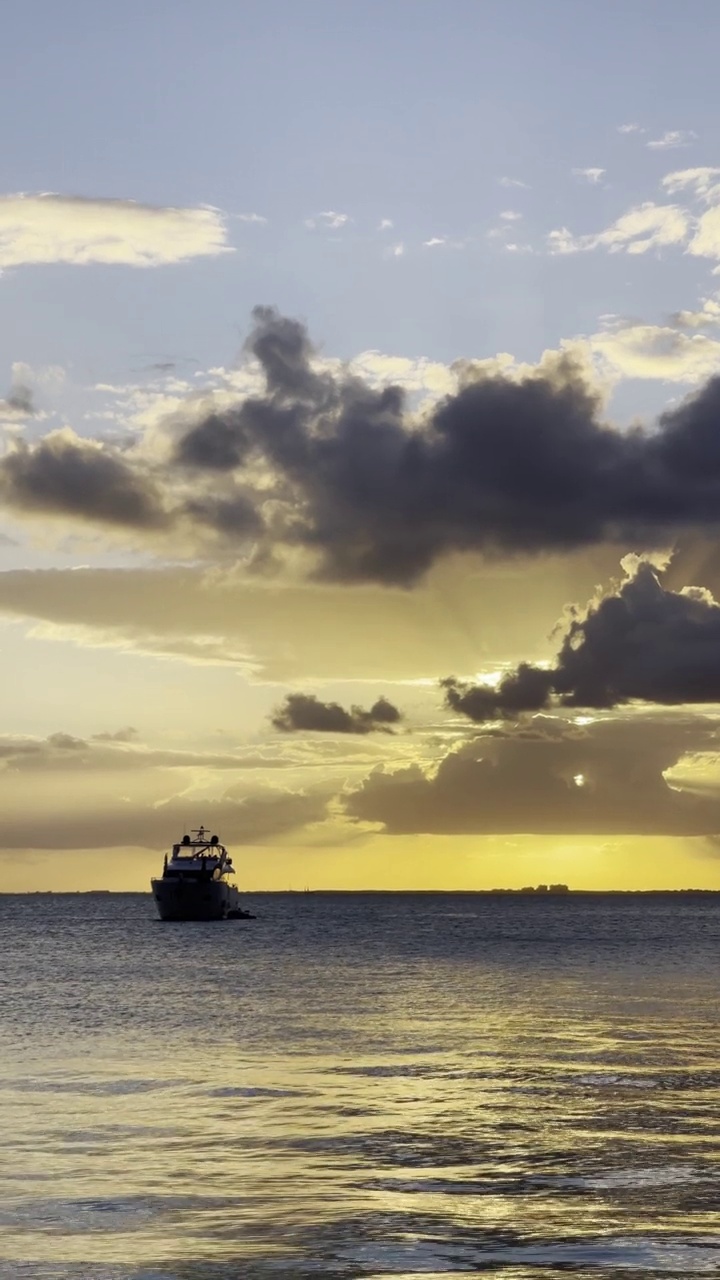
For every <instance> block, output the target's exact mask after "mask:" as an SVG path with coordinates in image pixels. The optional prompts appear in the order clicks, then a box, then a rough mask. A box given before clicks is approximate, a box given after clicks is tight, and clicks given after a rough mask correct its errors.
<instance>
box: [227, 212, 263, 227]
mask: <svg viewBox="0 0 720 1280" xmlns="http://www.w3.org/2000/svg"><path fill="white" fill-rule="evenodd" d="M232 217H233V218H237V220H238V222H250V223H255V224H256V225H257V226H266V225H267V218H264V217H263V216H262V214H261V213H234V214H232Z"/></svg>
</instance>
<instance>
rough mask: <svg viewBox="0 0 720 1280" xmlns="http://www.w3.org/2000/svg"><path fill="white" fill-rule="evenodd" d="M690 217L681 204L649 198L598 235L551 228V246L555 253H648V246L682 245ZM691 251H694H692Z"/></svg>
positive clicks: (651, 247) (549, 243)
mask: <svg viewBox="0 0 720 1280" xmlns="http://www.w3.org/2000/svg"><path fill="white" fill-rule="evenodd" d="M690 225H691V224H690V217H689V215H688V213H687V211H686V210H685V209H681V208H680V207H679V206H678V205H673V204H665V205H658V204H653V203H652V202H651V201H648V202H647V203H646V204H642V205H639V206H638V207H637V208H635V209H630V210H629V212H628V213H624V214H623V215H622V217H620V218H618V219H617V220H616V221H615V222H613V223H612V225H611V226H609V227H606V229H605V230H604V231H600V232H598V233H597V234H595V235H585V236H573V235H572V233H571V232H570V231H569V230H568V229H567V227H562V228H560V229H559V230H556V231H551V232H550V235H549V236H548V247H549V249H550V252H551V253H553V254H567V253H580V252H585V251H587V250H590V249H601V248H605V249H609V251H610V252H611V253H631V254H638V253H646V252H647V251H648V249H653V248H660V247H662V246H665V245H673V244H683V243H684V242H685V240H686V239H687V236H688V233H689V230H690ZM691 251H692V250H691Z"/></svg>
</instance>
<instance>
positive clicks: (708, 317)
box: [670, 298, 720, 329]
mask: <svg viewBox="0 0 720 1280" xmlns="http://www.w3.org/2000/svg"><path fill="white" fill-rule="evenodd" d="M670 319H671V321H672V323H673V324H674V325H676V326H677V328H679V329H707V328H708V327H711V326H713V325H716V324H720V302H718V301H717V300H716V299H715V298H703V299H702V307H701V308H700V310H699V311H675V312H674V313H673V315H672V316H671V317H670Z"/></svg>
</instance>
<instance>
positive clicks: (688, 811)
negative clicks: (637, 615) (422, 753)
mask: <svg viewBox="0 0 720 1280" xmlns="http://www.w3.org/2000/svg"><path fill="white" fill-rule="evenodd" d="M717 742H718V734H717V729H716V727H715V725H710V724H708V723H707V722H699V721H698V720H694V719H687V718H685V719H678V718H674V719H673V720H669V719H667V718H662V717H660V716H651V717H647V718H645V717H642V718H639V719H636V720H634V721H629V720H627V719H625V720H603V721H600V722H598V723H596V724H593V725H589V726H587V727H585V728H581V727H579V726H577V725H573V724H571V723H568V722H567V721H563V720H558V719H547V718H539V719H537V720H535V721H534V722H533V724H532V726H531V727H529V728H524V729H523V728H518V727H515V728H507V729H494V730H491V731H489V732H488V733H486V734H483V735H481V736H479V737H477V738H474V739H473V740H472V741H471V742H467V743H465V744H463V746H462V747H460V748H459V749H457V750H454V751H452V752H450V753H449V754H448V755H446V756H445V758H444V759H443V760H442V761H441V763H440V765H439V767H438V768H437V770H436V771H435V772H434V773H432V774H427V773H425V772H424V771H423V769H421V768H420V767H419V766H412V767H410V768H407V769H401V770H399V771H396V772H394V773H390V772H386V771H385V770H383V769H382V768H381V769H378V770H376V771H375V772H374V773H372V774H370V776H369V777H368V778H367V779H366V781H365V782H364V783H363V785H362V786H361V787H360V788H358V789H357V790H356V791H355V792H354V793H352V794H351V796H350V797H349V800H348V802H347V811H348V814H349V815H350V816H351V817H352V818H355V819H357V820H358V821H363V822H378V823H382V824H383V825H384V827H385V828H386V830H387V831H388V832H390V833H394V834H440V833H446V834H502V833H506V834H511V833H512V834H536V835H539V834H546V835H555V834H557V835H569V834H575V835H580V834H585V835H608V834H617V835H621V834H622V835H633V834H634V835H684V836H689V835H705V834H711V833H715V832H717V831H718V830H720V798H718V797H717V796H713V795H700V794H694V793H691V792H690V791H680V790H677V789H674V788H673V787H671V786H670V785H669V784H668V782H667V781H666V779H665V777H664V776H663V775H664V774H665V773H666V772H667V771H669V770H670V769H672V767H673V766H674V765H675V764H676V763H677V762H678V760H679V759H680V758H681V757H682V756H683V755H685V754H686V753H687V752H697V751H701V750H703V749H705V750H707V749H714V750H716V749H717Z"/></svg>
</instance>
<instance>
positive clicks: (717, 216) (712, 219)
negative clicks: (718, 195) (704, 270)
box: [688, 206, 720, 258]
mask: <svg viewBox="0 0 720 1280" xmlns="http://www.w3.org/2000/svg"><path fill="white" fill-rule="evenodd" d="M688 253H691V254H693V255H694V256H695V257H698V258H720V206H718V207H716V208H713V209H707V210H706V211H705V213H703V214H702V215H701V217H700V218H699V219H698V224H697V230H696V232H695V235H694V236H693V238H692V240H691V241H690V244H689V245H688Z"/></svg>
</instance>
